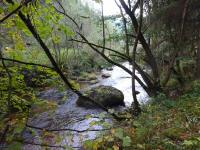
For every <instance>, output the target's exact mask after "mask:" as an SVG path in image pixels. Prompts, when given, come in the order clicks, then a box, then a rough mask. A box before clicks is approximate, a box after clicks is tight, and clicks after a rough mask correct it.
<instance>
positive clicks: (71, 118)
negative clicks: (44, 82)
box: [24, 63, 149, 150]
mask: <svg viewBox="0 0 200 150" xmlns="http://www.w3.org/2000/svg"><path fill="white" fill-rule="evenodd" d="M123 65H124V66H126V67H128V68H129V67H131V66H130V65H129V64H128V63H123ZM102 73H109V74H110V75H111V76H110V77H109V78H106V79H102V78H101V77H99V83H97V84H94V85H90V86H88V88H92V87H94V86H98V85H109V86H113V87H115V88H117V89H119V90H121V91H122V92H123V93H124V97H125V99H124V100H125V103H126V106H130V105H131V103H132V95H131V94H132V93H131V78H130V75H129V74H127V73H126V72H125V71H123V70H122V69H120V68H118V67H113V70H112V71H108V70H102ZM136 89H137V91H139V92H140V94H138V95H137V96H138V100H139V101H140V103H146V102H147V101H148V100H149V98H148V96H147V94H146V93H145V91H144V90H143V89H142V88H141V86H140V85H139V84H138V83H136ZM64 95H66V96H67V101H66V102H65V103H64V104H62V105H59V107H58V109H57V110H55V111H53V112H45V113H42V114H39V115H37V116H35V117H33V118H31V119H30V120H29V122H28V123H29V124H30V125H33V126H36V127H40V128H47V129H66V128H67V129H72V130H78V132H77V131H67V130H66V131H65V130H62V131H58V132H51V133H53V135H56V136H59V137H61V139H60V140H59V141H57V142H56V138H55V136H52V137H51V138H49V139H48V140H47V141H48V144H49V145H54V146H58V145H62V146H67V149H70V147H72V148H73V149H81V147H82V146H83V142H84V141H85V140H92V139H96V138H97V137H98V135H99V134H101V133H103V132H104V131H96V130H106V129H109V127H103V126H102V125H95V124H94V122H95V121H104V122H107V123H108V124H110V125H111V126H112V122H113V120H112V119H109V118H107V119H105V118H104V119H103V118H100V117H99V114H101V113H102V112H103V111H102V110H101V109H85V108H81V107H77V106H76V100H77V98H78V97H77V95H75V94H74V93H72V92H70V91H67V92H65V93H60V92H58V91H57V90H56V89H50V90H48V91H44V92H42V93H41V97H42V98H44V99H47V100H48V99H55V100H59V99H62V98H63V97H64ZM115 109H116V110H121V109H123V108H122V107H118V108H115ZM87 116H90V118H89V117H87ZM86 118H87V119H86ZM85 130H90V131H85ZM91 130H92V131H91ZM82 131H85V132H82ZM34 134H35V135H34V136H33V134H32V133H31V132H25V134H24V137H25V139H26V141H28V142H32V143H42V138H40V137H41V135H42V134H44V132H42V131H41V130H35V131H34ZM43 142H44V141H43ZM43 149H45V148H44V147H41V146H37V145H35V146H34V145H31V144H27V145H24V150H43ZM49 149H52V150H59V149H63V148H58V147H55V148H49Z"/></svg>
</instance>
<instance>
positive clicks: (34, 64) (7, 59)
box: [0, 57, 54, 70]
mask: <svg viewBox="0 0 200 150" xmlns="http://www.w3.org/2000/svg"><path fill="white" fill-rule="evenodd" d="M0 59H1V60H5V61H11V62H15V63H20V64H24V65H31V66H40V67H44V68H48V69H52V70H54V68H53V67H49V66H46V65H42V64H36V63H30V62H24V61H20V60H16V59H10V58H3V57H1V58H0Z"/></svg>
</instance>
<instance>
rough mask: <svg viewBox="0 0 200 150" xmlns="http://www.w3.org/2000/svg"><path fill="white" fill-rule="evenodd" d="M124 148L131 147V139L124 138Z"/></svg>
mask: <svg viewBox="0 0 200 150" xmlns="http://www.w3.org/2000/svg"><path fill="white" fill-rule="evenodd" d="M123 146H124V147H127V146H131V138H130V137H128V136H126V137H123Z"/></svg>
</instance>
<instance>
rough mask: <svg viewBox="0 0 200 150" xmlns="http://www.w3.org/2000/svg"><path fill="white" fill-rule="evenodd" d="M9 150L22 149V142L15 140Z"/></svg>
mask: <svg viewBox="0 0 200 150" xmlns="http://www.w3.org/2000/svg"><path fill="white" fill-rule="evenodd" d="M7 150H22V143H19V142H14V143H12V144H10V145H9V146H8V148H7Z"/></svg>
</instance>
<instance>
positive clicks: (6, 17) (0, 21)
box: [0, 0, 32, 23]
mask: <svg viewBox="0 0 200 150" xmlns="http://www.w3.org/2000/svg"><path fill="white" fill-rule="evenodd" d="M31 1H32V0H25V1H24V3H22V4H21V5H19V6H18V7H17V8H16V9H15V10H13V11H12V12H10V13H9V14H8V15H6V16H5V17H4V18H2V19H1V20H0V23H3V22H4V21H5V20H6V19H8V18H9V17H10V16H12V15H13V14H15V13H17V12H18V11H19V10H20V9H21V8H22V7H23V6H24V5H27V4H28V3H30V2H31Z"/></svg>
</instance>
